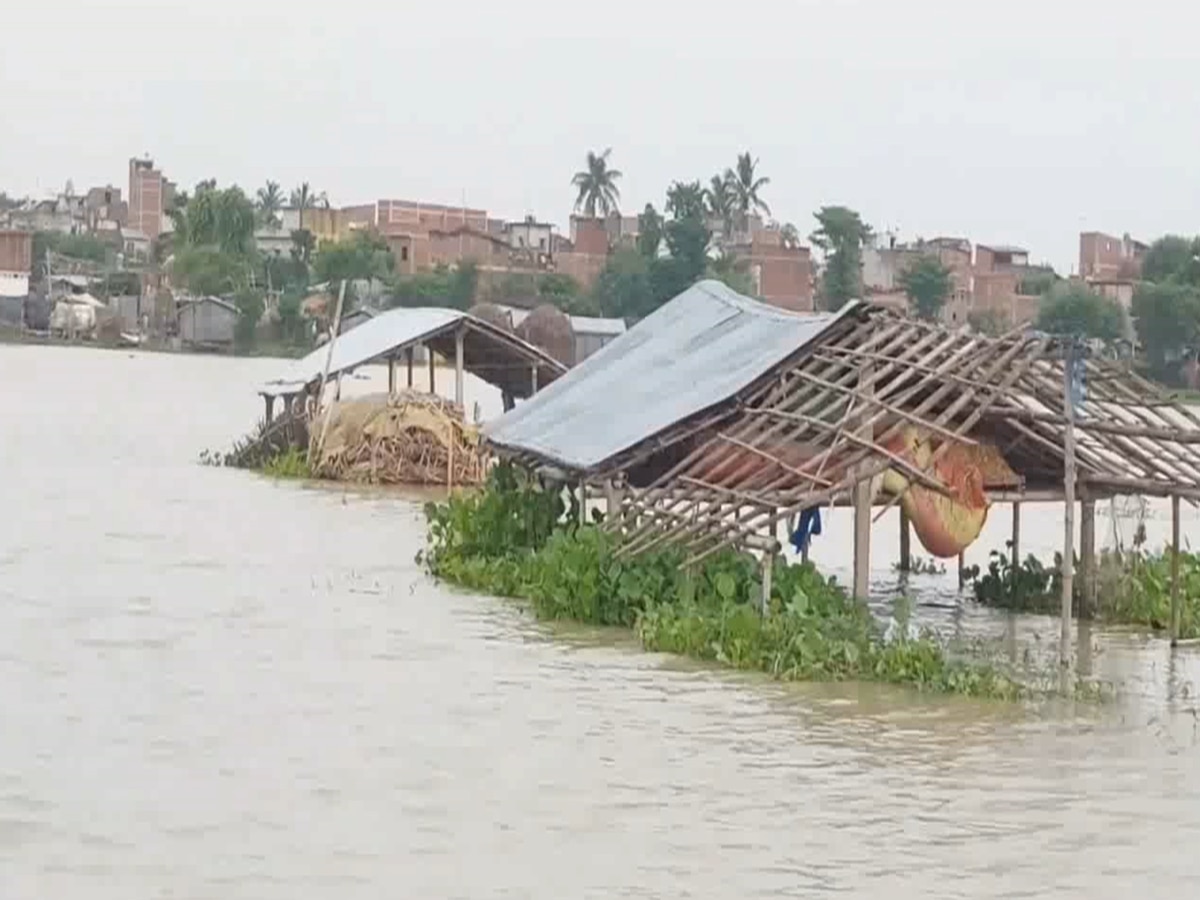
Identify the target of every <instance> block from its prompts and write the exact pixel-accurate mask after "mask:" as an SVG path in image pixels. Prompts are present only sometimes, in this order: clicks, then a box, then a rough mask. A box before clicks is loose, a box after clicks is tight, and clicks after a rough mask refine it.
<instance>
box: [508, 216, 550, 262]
mask: <svg viewBox="0 0 1200 900" xmlns="http://www.w3.org/2000/svg"><path fill="white" fill-rule="evenodd" d="M504 233H505V234H506V235H507V237H508V245H509V246H510V247H511V248H512V249H514V250H530V251H532V252H534V253H540V254H543V255H545V256H549V255H550V253H551V252H552V251H553V241H554V226H553V225H551V224H550V223H549V222H539V221H537V219H535V218H534V217H533V216H526V217H525V218H524V219H523V220H522V221H520V222H508V223H506V224H505V226H504Z"/></svg>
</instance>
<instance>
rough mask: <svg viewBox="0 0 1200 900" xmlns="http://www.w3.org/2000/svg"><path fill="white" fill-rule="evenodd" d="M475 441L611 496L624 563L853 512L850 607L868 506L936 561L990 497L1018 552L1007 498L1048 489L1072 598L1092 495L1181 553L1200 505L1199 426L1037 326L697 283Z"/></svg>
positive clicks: (1141, 384) (1087, 544)
mask: <svg viewBox="0 0 1200 900" xmlns="http://www.w3.org/2000/svg"><path fill="white" fill-rule="evenodd" d="M485 436H486V437H487V439H488V441H489V442H490V444H491V445H492V446H493V447H494V448H495V449H496V451H497V452H498V453H500V454H502V455H503V456H506V457H508V458H510V459H512V460H515V461H517V462H519V463H521V464H523V465H525V466H528V467H532V468H539V469H541V470H543V471H545V472H547V473H549V474H551V475H554V476H556V477H558V478H561V479H563V480H567V481H573V482H579V483H581V484H585V485H591V486H593V488H594V489H603V490H605V491H606V492H608V494H609V497H610V511H611V512H612V513H614V515H611V516H610V519H609V527H611V528H615V529H620V530H621V531H622V533H623V538H624V542H623V547H622V552H623V553H628V554H632V553H638V552H643V551H647V550H650V549H653V548H657V547H666V546H675V547H679V548H682V549H683V550H684V551H685V552H686V554H687V556H688V559H689V560H690V561H698V560H700V559H702V558H703V557H705V556H707V555H709V554H711V553H713V552H715V551H717V550H719V549H721V548H722V547H726V546H730V545H735V546H740V547H743V548H748V549H753V550H758V551H761V552H763V553H764V556H765V558H767V559H770V558H772V557H773V556H774V554H776V553H778V551H779V544H778V539H777V534H778V528H779V523H780V522H789V521H791V522H794V521H795V519H796V518H797V517H800V516H803V515H804V514H806V513H809V514H811V511H813V510H815V509H819V508H820V507H821V506H826V505H830V504H847V505H852V506H853V507H854V509H855V513H854V573H855V574H854V591H855V594H856V595H857V596H860V597H863V596H865V595H866V593H867V589H868V575H869V571H870V569H869V559H870V556H869V555H870V538H871V523H872V506H875V505H882V506H884V507H885V508H887V507H890V506H892V505H894V504H897V503H899V504H901V508H902V511H904V512H905V513H907V515H908V516H912V517H914V518H916V519H918V520H919V521H917V522H916V524H917V532H918V536H919V537H920V538H921V539H922V541H923V542H924V543H925V544H926V546H927V547H928V548H929V549H930V550H931V552H934V553H935V554H936V555H941V556H947V555H954V554H955V552H956V551H957V552H961V549H962V547H964V546H966V545H967V544H969V543H970V542H971V541H972V540H974V538H975V537H976V536H977V535H978V534H979V531H980V529H981V528H982V526H983V522H984V520H985V519H986V515H987V510H988V506H989V505H990V504H992V503H995V502H1000V501H1009V502H1012V503H1013V504H1014V506H1013V510H1014V512H1013V526H1014V528H1013V555H1014V557H1017V556H1018V554H1019V544H1020V536H1019V521H1020V519H1019V508H1020V507H1019V504H1020V503H1021V502H1022V501H1038V500H1044V501H1064V502H1065V504H1066V506H1065V509H1066V517H1067V522H1066V527H1065V533H1066V534H1069V535H1072V536H1073V534H1074V524H1073V520H1074V515H1075V503H1076V501H1077V500H1079V501H1080V502H1081V504H1082V506H1081V515H1082V520H1081V526H1082V527H1081V529H1080V532H1081V552H1080V554H1079V555H1080V557H1081V560H1082V566H1083V568H1082V572H1081V574H1082V577H1083V588H1084V590H1083V597H1084V609H1087V608H1088V604H1089V602H1094V591H1095V573H1094V556H1095V503H1096V501H1097V500H1098V499H1103V498H1107V497H1111V496H1114V495H1119V494H1142V495H1152V496H1160V497H1170V498H1172V500H1173V510H1174V536H1175V544H1176V548H1178V540H1179V501H1180V499H1181V498H1184V499H1188V500H1191V501H1194V500H1200V447H1198V446H1197V445H1200V417H1197V415H1196V413H1194V412H1193V411H1191V410H1190V409H1188V408H1186V407H1183V406H1180V405H1178V404H1175V403H1173V402H1172V401H1171V400H1170V398H1169V397H1167V396H1166V395H1165V394H1164V393H1163V392H1162V391H1161V390H1160V389H1159V388H1157V387H1156V386H1155V385H1153V384H1151V383H1149V382H1147V381H1146V380H1144V379H1142V378H1140V377H1139V376H1137V375H1136V374H1134V373H1133V372H1132V371H1130V370H1129V369H1128V368H1127V367H1124V366H1121V365H1119V364H1116V363H1112V362H1103V361H1098V360H1092V359H1088V358H1086V356H1084V355H1083V354H1082V353H1081V352H1080V350H1079V348H1077V347H1076V346H1074V345H1073V344H1071V343H1064V342H1063V341H1061V340H1059V339H1057V338H1054V337H1051V336H1048V335H1044V334H1036V333H1028V332H1016V333H1012V334H1009V335H1007V336H1005V337H1002V338H998V339H994V338H989V337H985V336H982V335H978V334H971V333H967V332H963V331H951V330H948V329H946V328H944V327H941V326H938V325H933V324H929V323H924V322H920V321H916V320H912V319H909V318H906V317H902V316H899V315H897V314H895V313H893V312H890V311H888V310H884V309H881V308H879V307H874V306H870V305H867V304H861V303H852V304H849V305H847V306H846V307H844V308H843V309H842V310H841V311H840V312H838V313H836V314H823V315H815V316H797V315H792V314H789V313H786V312H783V311H781V310H778V309H776V308H773V307H767V306H765V305H763V304H760V303H758V302H756V301H753V300H749V299H747V298H745V297H741V296H739V295H737V294H735V293H733V292H732V291H730V290H729V289H728V288H726V287H724V286H723V285H721V284H719V283H716V282H711V281H710V282H701V283H699V284H697V285H695V286H694V287H692V288H691V289H689V290H688V291H687V292H685V293H684V294H682V295H681V296H679V297H678V298H676V299H675V300H673V301H671V302H670V303H668V304H667V305H666V306H664V307H662V308H661V309H659V310H658V311H657V312H655V313H654V314H653V315H651V316H649V317H647V318H646V319H644V320H643V321H642V322H640V323H639V324H638V325H636V326H635V327H633V328H632V329H630V331H629V332H628V333H627V334H625V335H623V336H622V337H620V338H618V339H617V340H615V341H613V342H612V343H610V344H608V345H607V346H605V347H604V348H602V349H601V350H600V351H599V352H598V353H596V354H595V355H594V356H592V357H591V358H589V359H588V360H586V361H585V362H584V363H582V364H581V365H579V366H578V367H576V368H575V369H574V370H572V371H571V372H569V373H568V374H567V375H566V376H564V377H563V378H562V379H561V380H559V381H558V382H557V383H556V384H554V385H553V386H552V387H551V388H549V389H548V390H547V391H545V392H544V393H543V394H541V395H539V396H538V397H536V398H534V399H533V400H532V401H531V402H529V403H526V404H523V405H522V406H520V407H518V408H517V409H515V410H514V411H513V412H511V413H510V414H508V415H506V416H504V417H503V418H501V419H499V420H498V421H496V422H494V423H492V424H491V425H490V426H489V427H488V428H487V429H485ZM880 514H881V513H878V514H876V515H875V518H878V515H880ZM905 518H906V516H902V521H903V520H904V519H905ZM902 527H903V528H904V531H903V534H902V548H903V547H904V546H905V542H906V540H907V528H908V525H907V522H904V524H903V526H902ZM1071 544H1072V545H1073V540H1072V541H1071ZM1064 549H1065V550H1067V552H1066V553H1064V557H1065V558H1066V559H1067V560H1068V562H1067V563H1066V565H1064V573H1063V575H1064V578H1063V580H1064V612H1065V616H1064V636H1069V617H1070V609H1071V607H1070V598H1071V593H1072V571H1071V568H1072V567H1071V563H1070V562H1069V560H1071V558H1072V553H1071V551H1070V546H1067V547H1065V548H1064ZM902 554H903V555H906V554H907V551H906V549H902ZM902 562H903V560H902ZM769 572H770V567H769V566H766V567H764V581H765V582H767V587H766V590H767V591H769ZM1175 590H1176V592H1177V590H1178V586H1177V585H1176V588H1175ZM1176 596H1177V593H1176ZM1172 618H1173V622H1172V625H1173V627H1174V626H1175V625H1176V624H1177V617H1176V616H1175V615H1174V614H1173V617H1172ZM1173 635H1174V631H1173ZM1067 648H1069V640H1064V641H1063V652H1064V653H1066V652H1068V649H1067Z"/></svg>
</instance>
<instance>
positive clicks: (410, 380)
mask: <svg viewBox="0 0 1200 900" xmlns="http://www.w3.org/2000/svg"><path fill="white" fill-rule="evenodd" d="M415 355H416V354H415V353H414V351H413V348H412V347H409V348H408V349H407V350H405V351H404V359H405V362H406V363H407V364H408V388H409V390H412V386H413V357H414V356H415Z"/></svg>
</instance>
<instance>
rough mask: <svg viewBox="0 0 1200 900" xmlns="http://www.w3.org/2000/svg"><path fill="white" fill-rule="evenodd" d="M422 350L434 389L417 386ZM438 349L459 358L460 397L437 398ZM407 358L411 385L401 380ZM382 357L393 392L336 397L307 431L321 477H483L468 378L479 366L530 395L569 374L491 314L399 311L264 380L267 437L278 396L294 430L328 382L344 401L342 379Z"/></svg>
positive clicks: (502, 385)
mask: <svg viewBox="0 0 1200 900" xmlns="http://www.w3.org/2000/svg"><path fill="white" fill-rule="evenodd" d="M418 347H423V348H425V350H426V351H427V356H428V358H429V382H428V384H429V392H428V394H421V393H420V392H419V391H418V389H417V384H416V382H417V375H418V373H417V370H416V366H415V365H414V361H415V357H416V350H417V348H418ZM435 355H437V356H441V357H443V358H445V359H449V360H453V362H454V368H455V379H454V383H455V388H454V399H453V401H450V400H446V399H443V398H440V397H438V396H437V382H436V378H435ZM401 360H403V361H404V363H405V370H406V371H405V382H406V389H405V390H401V389H400V387H399V385H398V375H399V373H398V371H397V363H398V362H400V361H401ZM379 362H383V363H386V364H387V367H388V392H387V394H386V395H380V396H377V397H371V398H360V399H356V400H355V401H347V402H344V403H338V402H334V403H331V404H330V405H329V406H328V408H327V410H326V412H325V414H324V415H323V416H321V417H320V418H319V419H317V420H316V421H314V422H312V427H310V428H309V429H308V430H307V432H306V433H307V434H308V436H309V445H308V448H309V450H308V456H309V459H310V460H311V461H313V468H314V472H315V473H316V474H318V475H324V476H327V477H335V478H344V477H350V478H353V479H359V480H367V481H381V482H405V483H429V482H430V481H431V480H432V479H440V480H439V481H437V482H436V483H462V482H463V481H464V480H467V481H476V480H478V478H479V477H480V476H481V475H482V472H483V470H484V468H485V460H484V458H483V456H482V455H481V453H480V451H479V449H478V436H477V434H476V433H475V431H474V429H473V428H470V427H469V426H468V423H467V422H466V414H465V410H464V398H463V378H464V375H465V374H466V373H467V372H470V373H471V374H473V375H475V376H477V377H479V378H480V379H482V380H483V381H486V382H488V383H489V384H491V385H493V386H495V387H497V388H499V389H500V390H501V391H502V392H503V393H504V394H505V395H506V396H508V397H512V398H515V399H524V398H528V397H532V396H533V395H534V394H535V393H536V392H537V390H538V389H539V388H540V387H544V386H545V385H547V384H550V383H551V382H553V381H554V380H555V379H557V378H559V377H560V376H561V375H562V374H563V373H564V372H565V371H566V367H565V366H564V365H563V364H562V363H560V362H558V361H557V360H555V359H553V358H552V357H550V356H549V355H548V354H547V353H546V352H545V351H543V350H541V349H539V348H537V347H534V346H532V345H530V344H528V343H526V342H525V341H522V340H521V339H520V338H518V337H517V336H516V335H514V334H512V333H511V331H508V330H505V329H504V328H501V327H498V326H496V325H494V324H491V323H489V322H487V321H484V320H483V319H482V318H477V317H475V316H472V315H469V314H468V313H465V312H461V311H458V310H451V309H440V308H439V309H428V308H417V309H393V310H390V311H388V312H385V313H380V314H378V315H375V316H373V317H369V318H366V319H365V320H364V321H362V322H361V323H360V324H358V325H357V326H356V327H354V328H353V329H352V330H349V331H344V332H341V333H339V334H338V335H337V337H336V338H335V339H334V340H333V342H332V345H328V346H324V347H319V348H317V349H316V350H314V351H313V352H312V353H310V354H308V356H306V357H304V358H303V359H300V360H297V361H295V362H294V363H292V364H291V365H290V366H289V367H288V368H287V369H286V370H285V371H283V372H282V373H280V375H279V376H277V377H276V378H273V379H271V380H270V381H268V382H267V383H266V384H265V385H263V386H262V387H261V388H260V390H259V393H260V394H261V395H262V396H263V398H264V402H265V405H266V422H267V428H266V433H268V434H269V433H271V428H270V423H271V422H272V420H273V418H274V413H275V409H274V407H275V402H276V400H277V399H282V400H283V409H284V412H285V415H284V416H283V417H282V420H283V421H284V422H285V423H287V425H286V427H288V428H291V427H292V426H291V424H290V423H291V420H292V419H294V418H296V417H301V418H308V417H310V416H312V415H313V413H315V411H316V410H317V409H319V408H320V406H321V402H320V401H321V398H320V396H319V395H320V393H321V390H322V388H323V387H324V386H325V384H326V380H327V379H328V380H329V381H331V382H332V383H333V384H334V386H335V388H334V390H335V398H336V400H340V396H338V394H339V393H340V391H339V388H338V386H339V385H340V382H341V378H342V377H343V376H347V375H350V374H351V373H353V372H354V371H355V370H356V369H358V368H359V367H361V366H364V365H369V364H372V363H379ZM281 427H283V426H281ZM331 434H332V435H333V437H332V438H330V435H331ZM327 441H329V443H328V444H327V443H326V442H327ZM456 457H457V458H456Z"/></svg>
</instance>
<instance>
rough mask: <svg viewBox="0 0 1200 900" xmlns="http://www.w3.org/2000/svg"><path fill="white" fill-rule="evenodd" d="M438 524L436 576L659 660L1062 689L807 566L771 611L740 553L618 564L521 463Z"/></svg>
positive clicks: (780, 576)
mask: <svg viewBox="0 0 1200 900" xmlns="http://www.w3.org/2000/svg"><path fill="white" fill-rule="evenodd" d="M426 518H427V522H428V546H427V548H426V550H425V551H424V552H423V554H422V557H421V559H422V562H423V563H424V565H425V566H426V569H427V570H428V571H429V572H430V573H431V574H432V575H434V576H436V577H438V578H441V579H443V580H445V581H448V582H450V583H453V584H457V585H460V586H462V587H466V588H469V589H472V590H475V591H480V592H486V593H490V594H494V595H497V596H502V597H508V598H512V599H516V600H518V601H521V602H522V603H524V604H525V605H527V606H528V608H529V609H530V610H531V611H532V612H533V614H534V615H535V616H537V617H538V618H540V619H543V620H549V621H570V622H577V623H583V624H588V625H606V626H621V627H624V628H628V629H631V630H632V631H633V633H634V634H635V635H636V636H637V638H638V639H639V641H640V643H641V645H642V646H643V647H644V648H645V649H647V650H650V651H659V652H667V653H673V654H678V655H680V656H685V657H690V658H693V659H697V660H701V661H704V662H709V663H716V664H718V665H721V666H725V667H729V668H732V669H737V670H745V671H759V672H762V673H765V674H767V675H769V676H771V677H772V678H776V679H779V680H783V681H818V682H820V681H873V682H881V683H887V684H899V685H907V686H910V687H914V688H917V689H920V690H924V691H931V692H941V693H951V694H962V695H967V696H974V697H987V698H998V699H1006V700H1014V699H1023V698H1030V697H1034V696H1040V695H1044V694H1045V693H1048V692H1049V691H1050V690H1051V689H1052V688H1051V686H1050V685H1051V682H1052V681H1053V679H1050V678H1045V677H1042V678H1036V679H1035V678H1031V677H1029V676H1030V675H1031V674H1033V673H1022V674H1023V675H1024V676H1025V677H1019V676H1018V673H1017V672H1015V671H1005V670H1004V669H1002V668H1001V667H1000V666H999V665H998V664H997V663H995V662H993V661H991V660H989V659H986V658H981V657H978V656H972V655H971V654H970V653H969V652H967V651H966V650H965V648H959V649H957V650H956V649H955V648H952V647H950V646H949V645H947V644H944V643H942V642H940V641H939V640H937V639H936V637H935V636H934V635H932V634H931V633H917V631H916V629H914V628H913V627H912V626H911V623H910V621H909V610H908V608H907V604H906V602H905V601H904V600H903V599H901V600H900V601H898V602H897V604H896V608H895V611H894V613H893V615H892V617H891V620H890V621H888V622H887V623H881V622H879V621H877V620H876V619H875V618H874V617H873V616H872V614H871V613H870V611H869V610H868V609H867V607H866V606H864V605H862V604H859V603H856V602H854V601H853V600H852V599H851V598H850V597H849V596H848V594H847V592H846V591H845V590H844V589H843V588H842V587H841V586H840V585H839V584H838V583H837V582H836V581H835V580H833V579H829V578H825V577H824V576H822V575H821V574H820V573H819V572H818V571H817V570H816V569H815V568H814V567H813V566H812V565H810V564H807V563H788V562H786V561H783V560H779V561H777V562H776V564H775V567H774V569H773V571H772V586H771V592H770V608H769V611H768V612H767V614H766V615H763V614H762V612H761V610H760V602H761V601H760V598H761V591H762V583H761V575H760V564H759V563H758V561H757V560H755V559H754V558H753V557H751V556H749V555H747V554H743V553H737V552H733V551H728V552H725V553H722V554H719V555H717V556H714V557H712V558H710V559H709V560H706V561H705V562H703V563H702V564H700V565H698V566H696V567H694V568H693V569H692V570H691V571H685V570H684V569H683V568H682V565H681V564H682V560H681V559H679V558H677V556H676V555H675V554H673V553H671V552H660V553H650V554H645V555H642V556H639V557H637V558H636V559H630V560H626V559H618V558H617V557H616V556H615V554H614V551H615V549H616V545H615V542H614V539H613V537H612V536H611V535H610V534H608V533H606V532H605V531H603V530H602V529H601V528H599V527H597V526H596V525H595V524H590V525H577V524H575V523H577V522H578V510H571V509H567V508H566V507H565V505H564V501H563V499H562V497H561V496H560V495H559V494H556V493H551V492H545V491H541V490H539V489H537V488H536V487H533V486H531V485H528V484H526V483H524V481H523V480H522V478H521V475H520V473H518V472H516V471H514V470H511V469H508V468H507V467H501V468H499V469H497V470H496V472H495V473H494V475H493V477H492V479H491V480H490V481H489V484H488V486H487V487H486V488H485V489H483V490H481V491H478V492H475V493H472V494H469V495H462V496H455V497H451V498H450V499H448V500H446V501H445V502H441V503H431V504H429V505H427V507H426ZM1055 686H1057V683H1056V682H1055Z"/></svg>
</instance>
